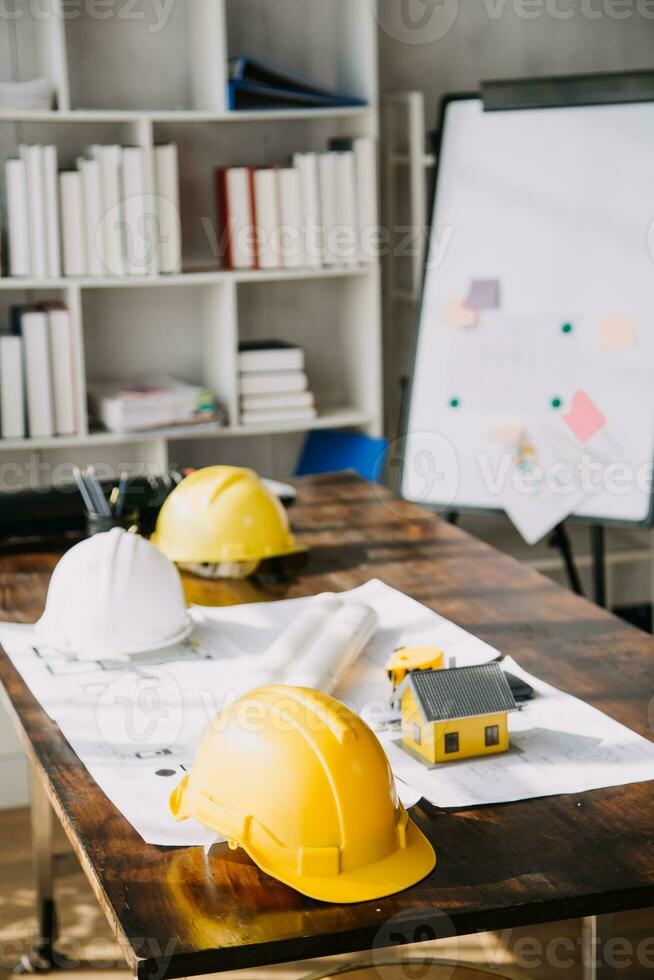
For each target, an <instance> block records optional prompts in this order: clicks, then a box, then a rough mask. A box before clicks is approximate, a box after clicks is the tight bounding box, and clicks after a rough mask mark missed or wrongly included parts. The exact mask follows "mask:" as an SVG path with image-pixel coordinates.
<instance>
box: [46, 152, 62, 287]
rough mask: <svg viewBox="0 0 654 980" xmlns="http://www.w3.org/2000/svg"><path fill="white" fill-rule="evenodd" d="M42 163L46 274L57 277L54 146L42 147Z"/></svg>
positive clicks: (55, 154) (56, 203) (59, 261)
mask: <svg viewBox="0 0 654 980" xmlns="http://www.w3.org/2000/svg"><path fill="white" fill-rule="evenodd" d="M42 164H43V200H44V205H45V210H44V217H45V236H46V264H47V275H48V276H49V277H50V278H51V279H58V278H59V276H60V275H61V250H60V247H59V188H58V186H57V148H56V146H44V147H43V157H42Z"/></svg>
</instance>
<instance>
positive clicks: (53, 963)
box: [16, 767, 63, 973]
mask: <svg viewBox="0 0 654 980" xmlns="http://www.w3.org/2000/svg"><path fill="white" fill-rule="evenodd" d="M30 777H31V803H30V824H31V831H32V868H33V874H34V885H35V888H36V915H37V934H36V938H35V940H34V943H33V946H32V952H31V954H30V955H29V956H24V957H23V958H22V960H21V963H20V966H19V967H18V968H17V970H16V972H17V973H39V972H42V971H46V970H52V969H53V968H55V967H57V966H60V965H63V964H60V963H59V962H58V958H55V950H54V944H55V941H56V939H57V915H56V909H55V902H54V874H53V864H54V856H53V852H52V828H53V817H54V814H53V812H52V807H51V806H50V800H49V799H48V795H47V793H46V791H45V788H44V786H43V783H42V781H41V778H40V776H39V774H38V773H37V772H36V770H35V768H34V767H32V769H31V771H30Z"/></svg>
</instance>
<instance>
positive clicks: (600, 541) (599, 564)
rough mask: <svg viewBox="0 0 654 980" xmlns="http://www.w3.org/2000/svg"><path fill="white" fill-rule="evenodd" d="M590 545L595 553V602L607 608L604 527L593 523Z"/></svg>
mask: <svg viewBox="0 0 654 980" xmlns="http://www.w3.org/2000/svg"><path fill="white" fill-rule="evenodd" d="M590 546H591V551H592V555H593V598H594V600H595V604H596V605H598V606H602V608H604V609H605V608H606V568H605V565H604V557H605V555H604V528H603V527H602V526H601V524H593V526H592V527H591V529H590Z"/></svg>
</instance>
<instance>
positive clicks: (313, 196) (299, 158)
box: [293, 153, 323, 269]
mask: <svg viewBox="0 0 654 980" xmlns="http://www.w3.org/2000/svg"><path fill="white" fill-rule="evenodd" d="M293 165H294V166H295V168H296V169H297V171H298V173H299V175H300V186H301V193H302V210H303V216H304V252H305V256H306V262H307V265H308V266H311V268H314V269H315V268H319V267H320V266H321V265H322V257H323V242H322V217H321V214H320V180H319V177H318V154H317V153H296V154H295V156H294V157H293Z"/></svg>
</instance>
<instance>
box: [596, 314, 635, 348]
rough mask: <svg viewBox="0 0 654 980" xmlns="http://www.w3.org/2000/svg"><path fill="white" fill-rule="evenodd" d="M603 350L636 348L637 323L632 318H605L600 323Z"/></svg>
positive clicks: (622, 316) (623, 316) (621, 316)
mask: <svg viewBox="0 0 654 980" xmlns="http://www.w3.org/2000/svg"><path fill="white" fill-rule="evenodd" d="M599 335H600V347H601V348H602V350H625V348H627V347H635V346H636V321H635V320H634V318H633V317H632V316H625V315H624V314H623V315H620V316H605V317H603V318H602V319H601V320H600V322H599Z"/></svg>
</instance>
